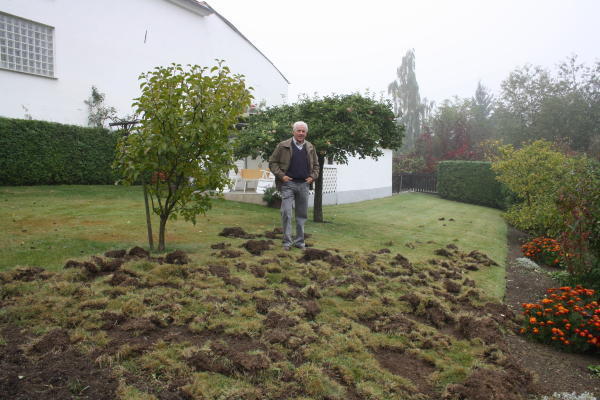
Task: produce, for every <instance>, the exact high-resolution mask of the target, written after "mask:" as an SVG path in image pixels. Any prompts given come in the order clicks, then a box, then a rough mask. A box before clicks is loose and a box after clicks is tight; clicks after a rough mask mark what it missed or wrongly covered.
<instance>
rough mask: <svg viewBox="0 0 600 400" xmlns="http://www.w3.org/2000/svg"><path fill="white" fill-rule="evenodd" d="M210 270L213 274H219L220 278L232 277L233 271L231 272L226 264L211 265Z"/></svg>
mask: <svg viewBox="0 0 600 400" xmlns="http://www.w3.org/2000/svg"><path fill="white" fill-rule="evenodd" d="M208 270H209V271H210V273H211V274H213V275H215V276H218V277H219V278H229V277H231V273H230V272H229V268H227V267H226V266H224V265H214V264H212V265H209V266H208Z"/></svg>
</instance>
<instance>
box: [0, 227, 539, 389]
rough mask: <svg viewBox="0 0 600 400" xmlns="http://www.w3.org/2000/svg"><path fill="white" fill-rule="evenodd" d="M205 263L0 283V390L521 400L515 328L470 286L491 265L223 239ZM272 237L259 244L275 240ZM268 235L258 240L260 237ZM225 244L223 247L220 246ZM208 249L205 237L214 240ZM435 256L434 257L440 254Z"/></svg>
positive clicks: (158, 261) (138, 252)
mask: <svg viewBox="0 0 600 400" xmlns="http://www.w3.org/2000/svg"><path fill="white" fill-rule="evenodd" d="M226 233H227V234H224V235H222V236H225V237H226V238H227V239H226V240H227V242H221V243H215V245H213V246H212V248H213V249H214V253H213V257H212V259H211V261H210V262H207V263H206V264H198V263H195V262H194V257H193V254H191V255H190V254H186V253H184V252H181V251H178V252H174V253H170V254H167V255H165V256H164V257H151V256H150V255H149V254H148V253H146V252H145V251H143V249H139V248H134V249H131V250H129V251H125V250H113V251H110V252H107V253H105V254H104V255H103V256H94V257H91V258H90V259H87V260H67V261H66V262H65V269H64V270H63V271H61V272H57V273H51V272H47V271H45V270H44V269H43V268H25V267H21V268H15V269H12V270H9V271H5V272H2V273H0V283H1V288H0V306H1V310H0V388H2V391H1V392H2V395H3V396H6V398H11V399H49V398H52V399H71V398H77V399H113V398H120V399H215V400H216V399H297V400H300V399H340V400H341V399H414V400H418V399H421V400H422V399H448V400H450V399H464V398H469V399H488V398H490V396H489V393H490V392H489V390H490V388H493V390H494V397H493V398H495V399H524V398H526V397H527V396H528V395H529V394H531V393H532V390H533V389H532V386H531V384H532V377H531V375H530V374H529V373H528V372H527V371H525V370H523V369H522V368H521V367H520V366H519V365H518V364H517V363H516V362H515V360H513V359H512V358H511V357H510V355H509V354H508V353H507V351H506V343H505V339H504V338H505V335H507V334H511V333H510V332H511V331H512V330H513V329H514V328H515V321H514V315H513V314H512V313H511V311H510V310H508V309H507V308H506V307H504V306H502V305H501V304H498V303H490V302H488V301H487V300H486V299H488V297H487V296H486V295H485V293H483V292H482V291H481V290H479V289H478V288H477V287H476V285H475V282H474V281H473V280H471V279H469V273H470V271H472V270H475V269H483V268H499V267H498V266H497V265H496V263H495V262H494V261H493V260H490V259H489V258H488V257H487V256H486V255H485V254H483V253H481V252H471V253H464V252H462V251H460V249H458V248H457V247H456V246H454V245H448V246H446V247H444V248H443V249H440V251H438V252H436V253H438V255H434V254H432V258H431V260H430V261H428V262H426V263H422V264H413V263H412V262H411V261H410V260H409V259H408V258H407V257H405V256H404V255H402V254H397V253H396V254H394V253H391V252H389V250H388V251H387V252H386V251H384V249H382V250H381V251H376V252H369V253H358V252H342V251H339V250H336V249H317V248H309V249H306V250H305V251H301V250H293V251H290V252H282V251H281V250H280V248H279V246H277V245H276V244H273V241H271V240H258V239H256V238H257V237H260V236H261V235H254V234H248V233H246V232H245V231H243V229H241V228H240V229H233V228H231V229H230V230H229V231H227V232H226ZM275 236H276V235H275V234H272V235H271V238H273V239H275ZM267 238H269V236H267ZM222 239H223V238H221V240H222ZM215 242H217V238H215ZM442 250H443V251H442Z"/></svg>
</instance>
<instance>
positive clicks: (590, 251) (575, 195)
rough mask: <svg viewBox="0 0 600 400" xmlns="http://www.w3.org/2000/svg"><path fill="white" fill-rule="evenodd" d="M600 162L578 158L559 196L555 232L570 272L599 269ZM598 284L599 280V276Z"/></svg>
mask: <svg viewBox="0 0 600 400" xmlns="http://www.w3.org/2000/svg"><path fill="white" fill-rule="evenodd" d="M598 188H600V163H598V162H597V161H594V160H590V159H587V158H580V159H577V160H575V165H574V168H573V170H572V173H571V174H570V176H569V179H567V180H566V182H565V185H564V186H563V187H561V188H560V190H559V192H558V198H557V200H556V204H557V208H558V211H559V212H560V214H561V225H560V229H559V230H558V231H557V232H556V234H557V236H558V240H559V241H560V243H561V245H562V246H563V250H564V252H565V253H567V254H569V257H567V258H566V260H565V262H566V266H567V268H568V270H569V272H570V273H571V274H574V275H579V276H582V275H590V274H594V272H595V273H596V275H598V274H599V273H600V271H594V269H600V265H599V264H600V223H599V222H598V221H600V190H599V189H598ZM596 282H597V284H600V281H598V280H596Z"/></svg>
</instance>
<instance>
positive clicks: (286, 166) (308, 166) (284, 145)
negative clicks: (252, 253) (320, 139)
mask: <svg viewBox="0 0 600 400" xmlns="http://www.w3.org/2000/svg"><path fill="white" fill-rule="evenodd" d="M307 134H308V125H307V124H306V123H305V122H302V121H298V122H295V123H294V125H293V128H292V135H293V137H291V138H289V139H287V140H284V141H283V142H281V143H279V144H278V145H277V147H276V148H275V151H273V154H271V157H270V158H269V168H270V169H271V172H273V174H275V183H276V185H277V189H278V190H279V191H280V192H281V223H282V225H283V248H284V250H289V249H290V247H291V246H295V247H298V248H300V249H303V248H304V247H305V244H304V223H305V222H306V217H307V214H308V187H309V185H310V184H311V183H312V182H314V181H315V180H316V179H317V178H318V177H319V160H318V159H317V152H316V150H315V146H313V145H312V144H311V143H309V142H308V141H307V140H305V139H306V135H307ZM294 204H295V208H296V237H295V238H294V240H292V206H293V205H294Z"/></svg>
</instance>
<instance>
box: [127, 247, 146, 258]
mask: <svg viewBox="0 0 600 400" xmlns="http://www.w3.org/2000/svg"><path fill="white" fill-rule="evenodd" d="M129 255H130V256H131V257H137V258H148V257H150V253H148V251H147V250H144V249H142V248H141V247H139V246H135V247H134V248H132V249H131V250H129Z"/></svg>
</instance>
